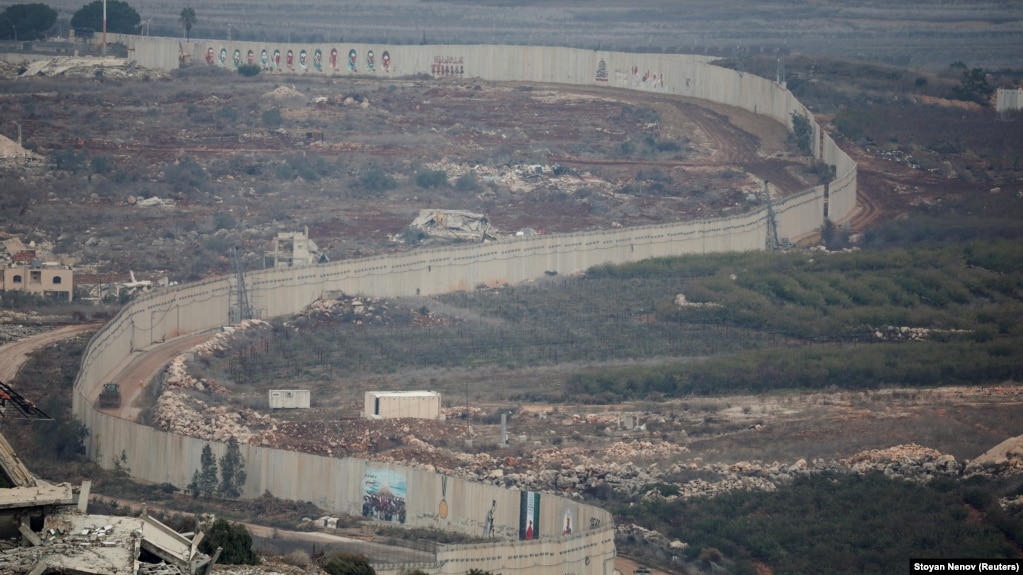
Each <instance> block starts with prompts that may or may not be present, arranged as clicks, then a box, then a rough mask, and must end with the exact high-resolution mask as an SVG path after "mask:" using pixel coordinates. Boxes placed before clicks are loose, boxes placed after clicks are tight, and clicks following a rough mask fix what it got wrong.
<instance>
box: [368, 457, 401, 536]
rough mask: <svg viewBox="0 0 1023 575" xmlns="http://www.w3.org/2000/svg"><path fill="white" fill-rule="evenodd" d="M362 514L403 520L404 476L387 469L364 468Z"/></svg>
mask: <svg viewBox="0 0 1023 575" xmlns="http://www.w3.org/2000/svg"><path fill="white" fill-rule="evenodd" d="M362 487H363V494H362V516H363V517H368V518H370V519H379V520H381V521H397V522H398V523H404V522H405V476H404V475H402V474H400V473H398V472H396V471H390V470H388V469H373V468H370V467H367V468H366V474H365V475H364V476H363V479H362Z"/></svg>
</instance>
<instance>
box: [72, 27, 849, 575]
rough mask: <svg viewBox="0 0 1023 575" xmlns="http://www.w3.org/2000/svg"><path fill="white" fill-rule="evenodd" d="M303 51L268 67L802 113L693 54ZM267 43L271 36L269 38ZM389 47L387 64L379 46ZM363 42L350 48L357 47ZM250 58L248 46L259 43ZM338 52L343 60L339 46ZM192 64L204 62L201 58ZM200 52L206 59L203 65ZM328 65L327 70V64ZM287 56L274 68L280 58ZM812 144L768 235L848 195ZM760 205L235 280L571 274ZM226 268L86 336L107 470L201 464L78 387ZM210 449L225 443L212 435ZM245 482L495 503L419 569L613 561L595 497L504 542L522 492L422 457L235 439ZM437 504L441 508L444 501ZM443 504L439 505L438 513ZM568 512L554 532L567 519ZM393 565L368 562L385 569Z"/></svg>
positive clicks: (728, 242)
mask: <svg viewBox="0 0 1023 575" xmlns="http://www.w3.org/2000/svg"><path fill="white" fill-rule="evenodd" d="M120 40H121V41H123V42H125V43H126V44H128V45H129V48H130V54H132V55H133V57H134V58H135V59H136V60H137V61H138V62H139V63H140V64H141V65H143V66H145V67H150V68H164V69H170V68H175V67H177V63H178V51H179V48H178V42H177V41H176V40H170V39H162V38H138V37H130V36H128V37H122V38H120ZM185 46H186V50H191V56H192V59H193V61H195V62H197V63H202V62H204V58H205V54H206V53H207V52H208V51H209V50H210V49H212V50H213V54H214V55H216V54H219V51H220V48H224V50H225V51H227V52H226V53H227V54H232V53H233V51H234V50H235V49H238V50H239V52H240V54H247V53H248V50H250V49H251V50H253V51H254V54H257V55H258V54H260V53H261V51H262V49H263V48H264V47H265V46H264V45H263V44H258V43H240V42H238V43H224V42H198V43H192V44H187V45H185ZM282 48H283V50H287V49H291V50H293V52H294V53H297V52H299V50H301V49H305V50H306V51H307V62H306V68H305V69H304V70H303V69H302V68H301V66H300V65H298V64H297V63H296V62H295V61H294V60H293V68H294V70H293V71H292V70H287V71H283V70H282V71H274V72H270V73H274V74H277V73H279V74H281V75H282V76H283V75H284V74H319V75H328V74H330V75H339V76H341V75H346V74H356V73H358V74H366V73H367V72H366V68H365V64H366V61H365V60H358V58H364V57H365V55H366V54H367V52H368V51H369V50H373V51H374V53H375V56H376V58H381V60H378V61H377V62H375V64H374V70H375V71H373V72H369V73H370V74H373V75H379V76H387V75H394V76H399V75H413V74H426V75H431V76H438V77H439V76H445V75H455V76H464V77H479V78H482V79H487V80H494V81H526V82H553V83H565V84H583V85H607V86H614V87H619V88H623V89H632V90H644V91H656V92H663V93H665V94H675V95H679V96H688V97H695V98H701V99H706V100H711V101H715V102H720V103H724V104H728V105H731V106H737V107H740V108H744V109H746V110H750V111H752V112H754V113H758V114H764V115H766V116H769V117H771V118H774V119H775V120H778V121H779V122H782V123H784V124H785V125H786V126H789V127H791V117H792V114H794V113H796V114H801V115H804V116H805V117H808V118H809V117H812V116H811V115H810V113H809V112H808V111H807V110H806V108H805V107H804V106H802V105H801V104H800V103H799V102H798V101H796V99H795V98H794V97H793V96H792V94H791V93H790V92H788V91H787V90H785V89H784V88H783V87H782V86H780V85H778V84H776V83H774V82H771V81H769V80H765V79H763V78H758V77H755V76H752V75H750V74H739V73H737V72H735V71H732V70H726V69H722V68H717V67H714V66H711V65H709V64H707V62H706V59H705V58H702V57H697V56H686V55H668V54H627V53H615V52H601V51H586V50H578V49H572V48H550V47H523V46H394V47H382V46H368V45H358V44H357V45H345V46H344V47H339V46H331V45H322V46H312V45H310V46H305V47H303V46H298V45H294V46H286V45H285V46H282ZM335 48H337V49H338V52H339V54H341V57H345V58H346V56H347V54H348V52H349V50H354V51H355V53H356V55H357V64H358V67H357V68H358V69H357V70H353V71H350V70H348V68H347V66H346V65H345V62H344V61H341V62H340V63H339V70H338V71H336V72H335V71H334V69H333V66H332V65H331V63H330V61H329V56H328V55H329V54H330V51H331V50H333V49H335ZM268 49H269V50H270V51H271V53H272V50H274V49H277V48H268ZM316 49H319V50H320V51H321V54H323V55H324V60H322V61H321V63H320V68H319V70H315V66H313V65H312V64H310V62H309V60H308V58H309V57H310V56H309V54H312V53H314V51H315V50H316ZM385 51H386V52H387V54H388V64H387V67H386V70H385V69H384V67H383V60H382V56H383V53H384V52H385ZM360 55H361V56H360ZM257 58H258V56H257ZM346 59H347V58H346ZM199 65H205V64H199ZM211 65H219V64H218V63H216V62H214V63H213V64H211ZM328 67H329V68H330V69H329V70H327V68H328ZM285 69H286V67H285ZM812 125H813V129H814V141H815V142H818V143H819V145H818V146H817V147H816V148H815V151H814V153H815V156H816V157H817V158H818V159H821V160H823V161H825V162H827V163H829V164H832V165H834V166H835V167H836V179H835V180H834V181H832V182H831V183H830V184H829V185H828V186H817V187H814V188H811V189H808V190H806V191H804V192H802V193H799V194H796V195H793V196H790V197H788V198H786V199H785V200H784V201H781V202H778V203H777V204H776V206H775V211H776V214H777V222H778V235H779V237H787V238H797V237H799V236H801V235H804V234H807V233H810V232H813V231H815V230H817V229H819V228H820V226H821V225H822V224H823V221H824V210H825V204H826V205H827V206H828V216H829V217H830V218H831V219H832V220H835V221H838V220H841V219H843V218H845V217H848V216H849V215H850V214H851V213H852V211H853V209H854V208H855V206H856V165H855V163H854V162H853V161H852V160H851V159H850V158H849V157H848V156H847V155H846V154H845V153H844V152H842V151H841V150H840V149H839V148H838V147H837V146H836V145H835V143H834V142H833V141H832V140H831V138H830V137H828V136H827V135H826V134H822V133H821V131H820V128H819V126H817V124H816V123H813V124H812ZM767 220H768V218H767V212H766V209H761V210H759V211H756V212H752V213H748V214H743V215H738V216H734V217H729V218H719V219H711V220H701V221H694V222H684V223H677V224H665V225H658V226H645V227H636V228H626V229H615V230H602V231H595V232H580V233H574V234H557V235H545V236H526V237H520V238H514V239H511V240H507V241H501V242H495V243H489V244H472V245H460V246H450V247H443V248H434V249H423V250H415V251H410V252H407V253H403V254H395V255H388V256H378V257H371V258H362V259H357V260H346V261H342V262H335V263H331V264H327V265H323V266H310V267H298V268H286V269H271V270H260V271H254V272H250V273H249V274H248V275H247V278H246V288H247V292H248V295H249V302H250V304H251V305H252V306H253V307H254V308H255V309H256V310H257V312H258V313H259V315H260V316H261V317H264V318H269V317H276V316H282V315H287V314H291V313H294V312H297V311H299V310H300V309H302V308H303V307H305V306H306V305H308V304H309V303H310V302H312V301H313V300H315V299H316V298H318V297H320V295H321V294H323V293H324V292H328V291H338V290H339V291H343V292H345V293H349V294H362V295H373V296H377V297H395V296H408V295H417V294H418V295H433V294H439V293H445V292H449V291H453V290H466V289H473V288H475V287H477V286H479V285H502V284H505V283H517V282H520V281H524V280H528V279H532V278H536V277H540V276H543V275H544V274H545V273H547V272H557V273H559V274H567V273H572V272H575V271H578V270H584V269H586V268H588V267H591V266H594V265H598V264H603V263H624V262H632V261H639V260H643V259H648V258H652V257H662V256H676V255H684V254H696V253H709V252H725V251H753V250H763V249H764V248H765V246H766V237H767ZM234 283H235V279H234V278H233V277H222V278H215V279H211V280H207V281H204V282H199V283H195V284H189V285H185V286H178V287H175V288H171V289H167V290H163V291H160V292H157V293H154V294H151V295H149V296H146V297H143V298H140V299H138V300H136V301H134V302H132V303H131V304H129V305H128V306H126V307H125V308H123V309H122V310H121V312H120V313H119V314H118V315H117V317H115V318H114V319H113V320H111V321H110V322H109V323H108V324H107V325H106V326H104V327H103V328H102V329H101V330H100V332H99V333H97V334H96V336H94V338H93V339H92V341H91V342H90V344H89V346H88V349H87V350H86V352H85V354H84V357H83V360H82V369H81V371H80V373H79V375H78V378H77V379H76V381H75V390H74V394H73V402H74V407H73V411H74V414H75V416H76V417H78V418H79V419H80V420H81V421H82V422H83V423H84V424H85V425H86V426H87V427H88V428H89V430H90V432H91V435H90V437H89V441H88V450H89V456H90V457H91V458H93V459H94V460H96V461H97V462H99V463H100V464H101V465H103V466H105V467H111V466H112V456H113V454H120V453H121V452H122V451H123V452H124V453H125V454H126V455H127V457H128V460H129V462H130V465H131V469H132V473H133V475H134V476H135V477H137V478H139V479H142V480H146V481H152V482H155V483H162V482H169V483H172V484H174V485H176V486H183V485H185V484H186V483H188V481H189V480H190V477H191V473H192V471H194V470H195V469H197V468H198V467H199V461H200V454H201V451H202V448H203V446H204V445H206V443H207V442H205V441H201V440H198V439H194V438H189V437H183V436H178V435H174V434H171V433H166V432H162V431H158V430H155V429H151V428H148V427H145V426H141V425H138V424H135V423H132V422H128V421H124V420H121V419H117V418H114V417H111V416H108V415H106V414H103V413H101V412H99V411H97V410H95V409H94V407H93V405H92V404H91V402H90V397H92V395H93V394H94V390H95V389H96V388H97V386H99V385H101V384H102V383H103V382H104V381H107V380H108V379H110V378H111V376H112V375H113V374H115V373H117V372H118V371H120V370H122V369H123V368H124V367H126V366H127V365H128V363H129V362H130V361H131V360H132V359H133V358H135V357H136V356H137V355H138V353H139V350H140V349H143V348H148V347H151V346H153V345H157V344H159V343H160V342H163V341H165V340H167V339H171V338H174V337H177V336H180V335H184V334H189V333H194V332H199V331H202V330H208V329H214V328H217V327H219V326H222V325H225V324H228V323H229V322H230V319H231V309H230V303H231V292H232V289H233V288H234ZM212 446H213V448H214V452H215V453H216V454H217V455H218V456H219V455H222V454H223V452H224V450H225V449H226V447H225V446H224V445H222V444H213V445H212ZM242 454H243V456H244V457H245V459H246V472H247V474H248V482H247V483H246V486H245V494H244V496H245V497H256V496H258V495H260V494H262V493H263V492H264V491H269V492H270V493H273V494H274V495H275V496H277V497H282V498H287V499H298V500H303V501H312V502H314V503H316V504H317V505H319V506H321V507H323V508H324V509H327V510H330V511H332V512H337V513H352V514H362V512H363V511H364V510H363V504H364V502H365V501H364V494H365V490H366V489H367V485H368V484H369V482H370V481H376V479H378V478H379V477H384V478H388V479H389V480H393V481H399V482H401V484H402V486H403V487H402V493H404V500H405V525H409V526H416V527H437V528H443V529H451V530H455V531H460V532H464V533H469V534H482V533H483V532H484V527H485V525H486V516H487V511H488V510H489V509H490V508H491V507H492V506H493V507H494V509H495V510H496V513H495V514H494V522H493V525H494V534H495V535H496V536H497V537H498V538H501V537H508V538H511V540H499V541H496V542H495V543H493V544H485V545H469V546H446V547H443V548H442V549H441V551H440V552H439V553H438V556H437V558H438V561H437V563H435V564H430V565H427V566H420V567H419V568H423V569H424V570H426V571H428V572H432V573H450V574H452V575H454V574H460V573H464V572H465V571H467V570H468V569H471V568H479V569H484V570H491V571H500V572H505V573H510V572H515V573H536V574H538V575H548V574H549V575H560V574H564V573H592V574H604V575H606V574H610V573H611V569H612V566H613V560H614V554H615V548H614V533H613V524H612V518H611V516H610V515H609V514H608V513H607V512H606V511H604V510H601V509H599V508H596V507H592V506H588V505H583V504H581V503H579V502H576V501H573V500H569V499H566V498H563V497H559V496H556V495H551V494H541V495H540V498H539V503H538V513H539V518H540V522H539V523H540V524H539V529H538V532H539V536H540V539H539V540H535V541H517V540H515V538H517V534H518V530H519V508H520V497H522V496H521V492H519V491H516V490H508V489H503V488H500V487H497V486H494V485H486V484H482V483H475V482H467V481H463V480H460V479H456V478H445V477H443V476H441V475H438V474H436V473H433V472H432V471H430V470H424V469H415V468H411V467H405V466H396V465H386V464H378V463H373V462H368V461H365V460H358V459H337V458H332V457H324V456H317V455H310V454H302V453H294V452H288V451H282V450H278V449H271V448H267V447H262V446H253V445H245V446H242ZM442 501H443V502H444V505H441V502H442ZM441 509H444V511H443V512H442V511H441ZM567 518H570V522H572V523H573V524H574V527H573V531H572V533H567V532H566V530H565V529H564V526H565V523H566V519H567ZM399 568H400V566H391V567H388V566H381V568H380V569H378V571H379V572H382V573H396V572H397V571H398V569H399Z"/></svg>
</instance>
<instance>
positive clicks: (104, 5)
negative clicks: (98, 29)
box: [100, 0, 107, 56]
mask: <svg viewBox="0 0 1023 575" xmlns="http://www.w3.org/2000/svg"><path fill="white" fill-rule="evenodd" d="M100 54H102V55H103V56H106V55H107V0H103V47H102V48H101V49H100Z"/></svg>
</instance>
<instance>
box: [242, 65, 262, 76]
mask: <svg viewBox="0 0 1023 575" xmlns="http://www.w3.org/2000/svg"><path fill="white" fill-rule="evenodd" d="M261 71H262V68H260V67H259V64H242V65H241V66H238V73H239V74H241V75H242V76H246V77H252V76H258V75H259V73H260V72H261Z"/></svg>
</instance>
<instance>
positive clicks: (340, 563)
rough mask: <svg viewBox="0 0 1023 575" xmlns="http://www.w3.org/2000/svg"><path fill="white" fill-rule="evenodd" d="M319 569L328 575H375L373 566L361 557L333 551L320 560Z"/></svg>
mask: <svg viewBox="0 0 1023 575" xmlns="http://www.w3.org/2000/svg"><path fill="white" fill-rule="evenodd" d="M320 569H323V570H324V571H326V572H327V573H329V575H376V571H375V570H374V569H373V566H372V565H370V564H369V560H367V559H366V558H365V557H363V556H362V555H354V554H351V553H343V552H340V551H335V552H334V553H331V554H330V555H327V556H326V557H324V558H323V559H321V560H320Z"/></svg>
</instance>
